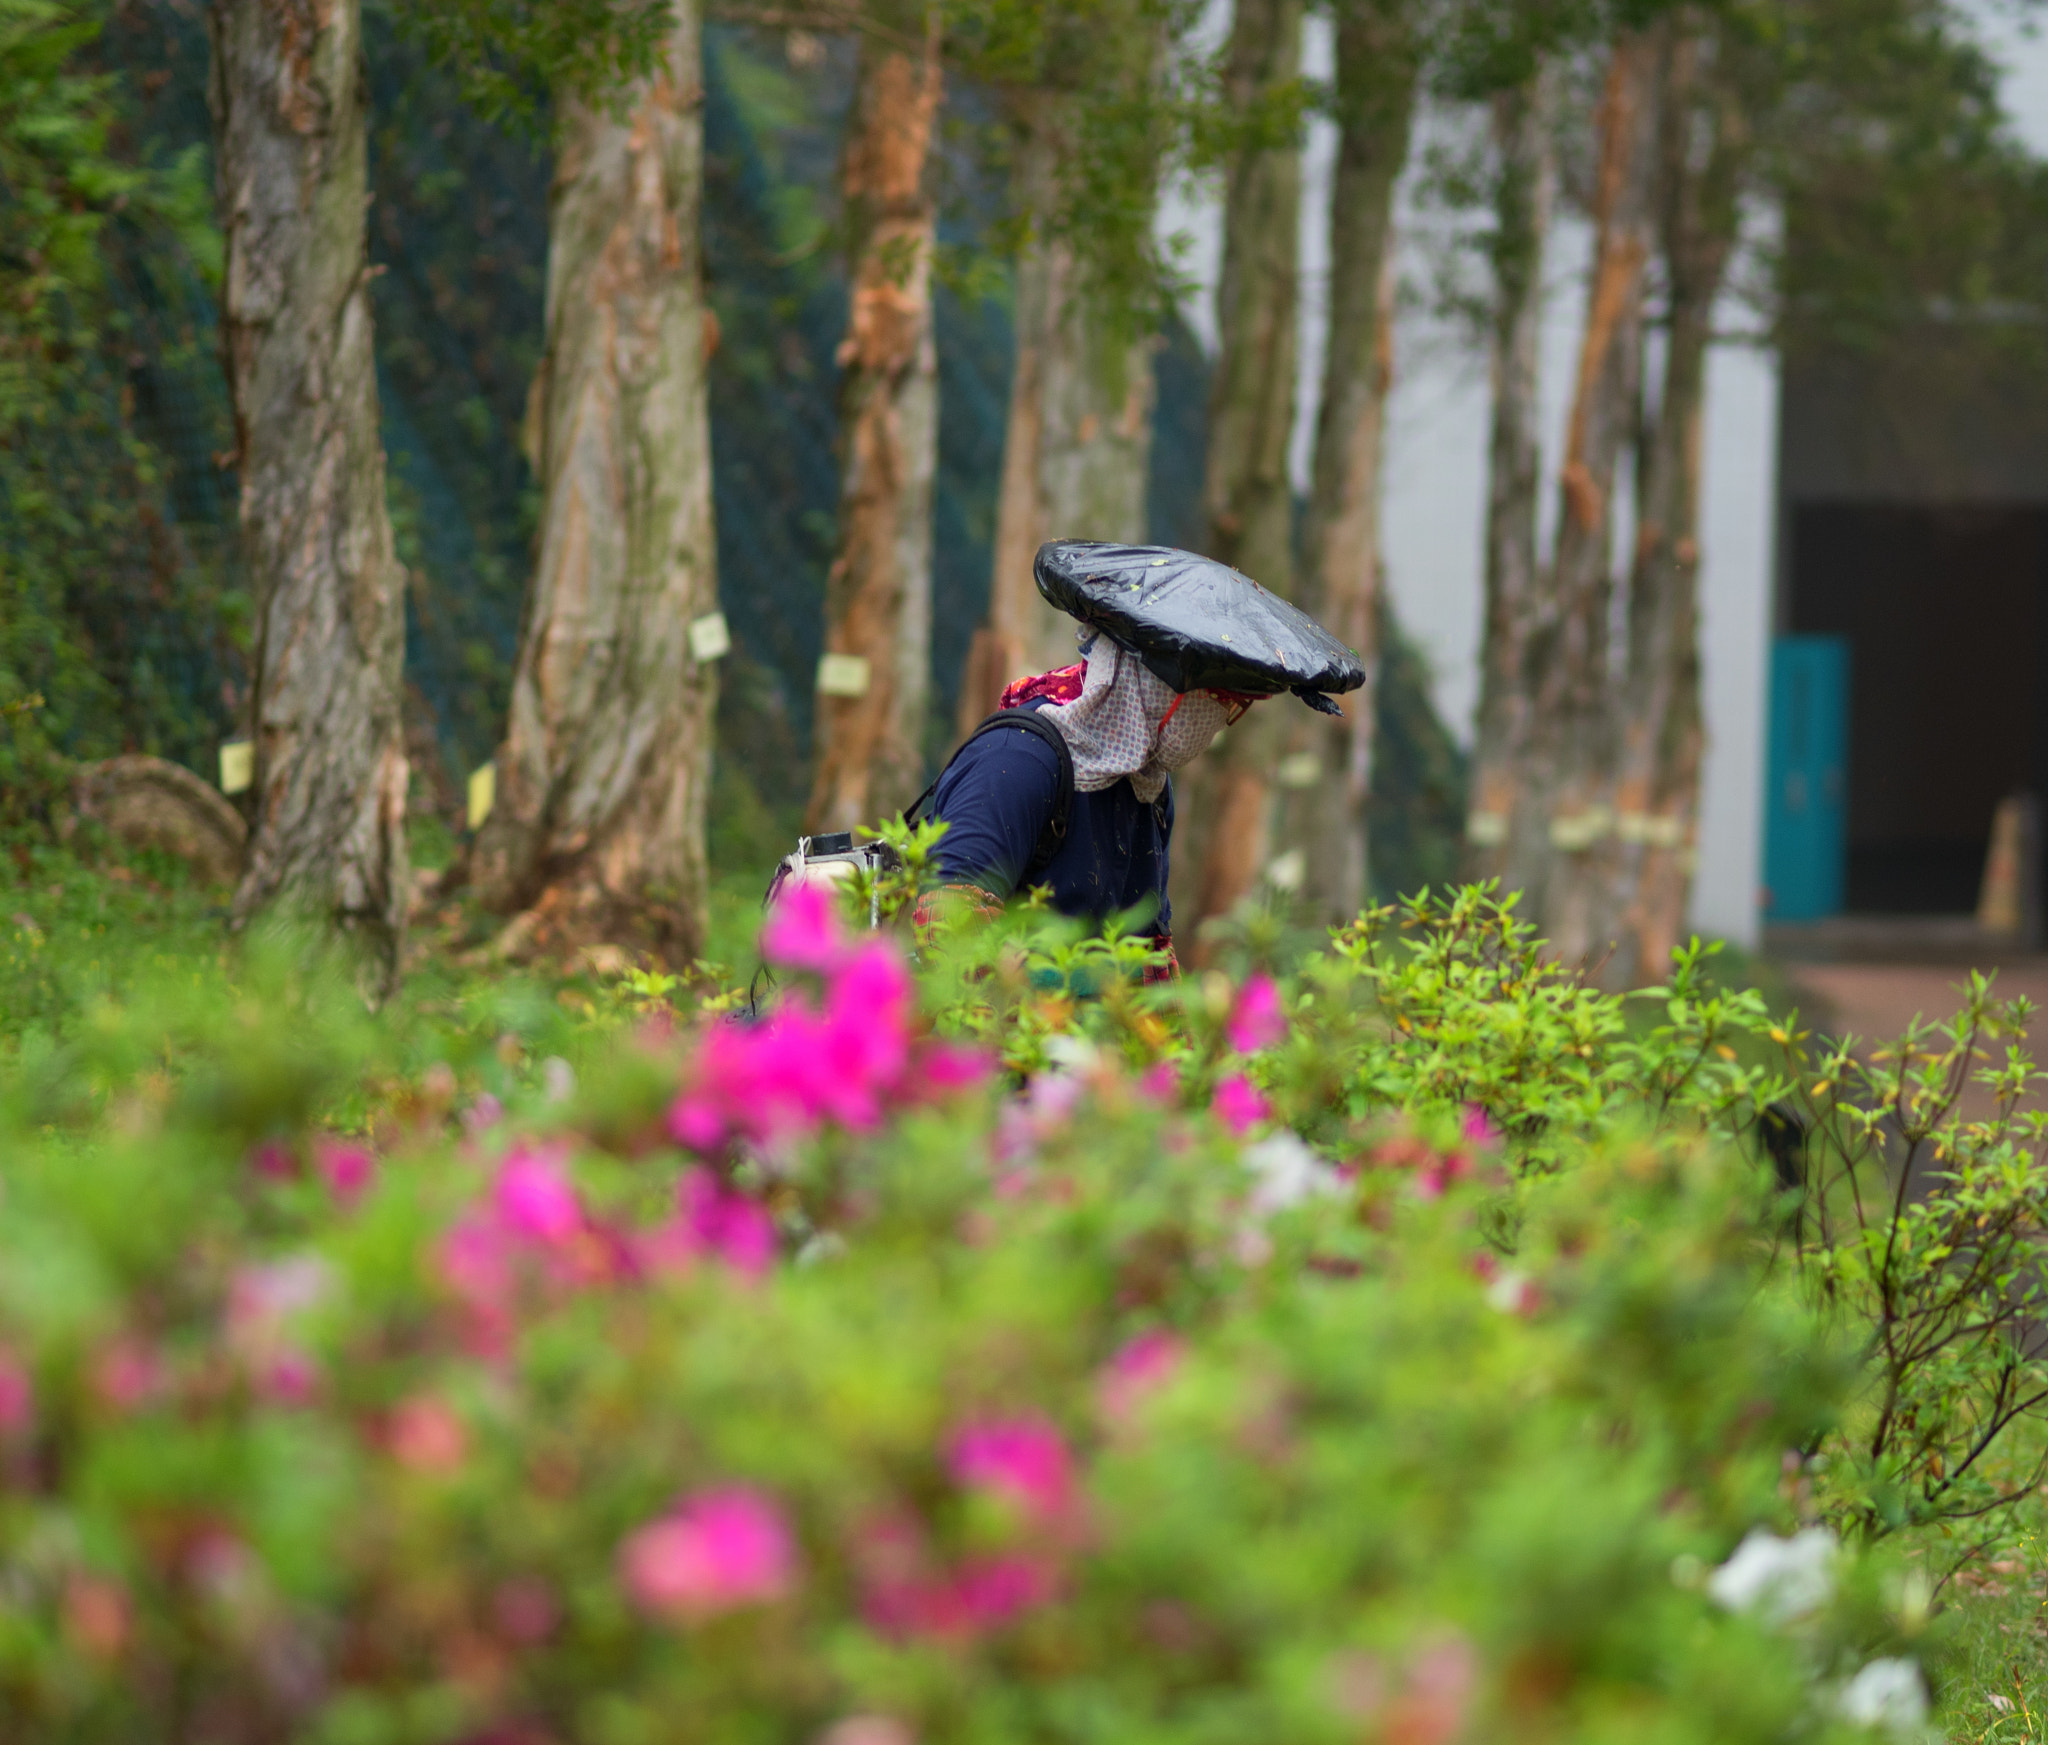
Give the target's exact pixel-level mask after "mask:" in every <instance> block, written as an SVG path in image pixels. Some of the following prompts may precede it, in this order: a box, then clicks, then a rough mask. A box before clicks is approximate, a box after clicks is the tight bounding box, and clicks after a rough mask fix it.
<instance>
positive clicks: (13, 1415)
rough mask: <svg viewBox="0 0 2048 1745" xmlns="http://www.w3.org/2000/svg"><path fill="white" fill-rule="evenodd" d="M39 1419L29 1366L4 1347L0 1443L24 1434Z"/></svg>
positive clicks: (1, 1354)
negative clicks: (37, 1417)
mask: <svg viewBox="0 0 2048 1745" xmlns="http://www.w3.org/2000/svg"><path fill="white" fill-rule="evenodd" d="M35 1416H36V1390H35V1384H34V1382H32V1381H31V1380H30V1379H29V1373H28V1366H27V1365H26V1364H25V1363H23V1362H22V1361H21V1359H20V1358H18V1357H16V1356H15V1355H14V1353H13V1352H11V1351H9V1350H8V1349H7V1347H6V1346H4V1345H0V1440H4V1439H5V1438H7V1437H9V1436H19V1435H21V1434H22V1433H23V1432H25V1431H26V1430H27V1429H28V1427H29V1426H30V1425H31V1424H33V1423H34V1422H35Z"/></svg>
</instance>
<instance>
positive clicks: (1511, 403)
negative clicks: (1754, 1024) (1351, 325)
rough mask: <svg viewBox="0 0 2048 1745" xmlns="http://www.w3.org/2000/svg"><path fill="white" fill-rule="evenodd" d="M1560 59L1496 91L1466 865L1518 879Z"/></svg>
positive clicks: (1530, 798) (1523, 840) (1533, 838)
mask: <svg viewBox="0 0 2048 1745" xmlns="http://www.w3.org/2000/svg"><path fill="white" fill-rule="evenodd" d="M1556 87H1557V76H1556V68H1555V66H1554V64H1550V63H1544V64H1541V65H1539V66H1538V68H1537V70H1536V71H1535V73H1534V74H1533V75H1532V76H1531V77H1530V78H1528V79H1527V80H1526V81H1524V82H1523V83H1521V84H1519V85H1515V86H1511V87H1509V88H1508V89H1506V90H1503V91H1499V92H1497V93H1495V94H1494V96H1493V97H1492V99H1491V103H1490V107H1491V111H1492V115H1491V121H1492V133H1493V145H1494V153H1495V169H1494V184H1493V209H1494V225H1493V233H1492V236H1491V237H1490V239H1489V247H1488V254H1489V257H1490V264H1491V267H1492V272H1493V280H1494V296H1493V319H1492V322H1491V324H1490V327H1489V331H1488V334H1487V340H1488V353H1489V367H1490V372H1491V377H1492V403H1493V412H1492V432H1491V436H1490V439H1489V446H1488V457H1489V459H1488V480H1487V504H1486V568H1485V578H1486V580H1485V586H1486V596H1485V602H1486V603H1485V628H1484V636H1483V641H1482V648H1481V665H1480V690H1479V712H1478V728H1477V732H1476V734H1475V743H1474V746H1473V753H1472V806H1471V812H1470V816H1469V819H1468V822H1467V825H1466V871H1467V872H1468V873H1469V874H1470V875H1471V876H1472V877H1474V878H1501V877H1504V878H1505V879H1506V881H1507V883H1508V884H1509V885H1510V886H1513V887H1515V888H1518V889H1519V888H1521V887H1522V886H1523V885H1524V884H1525V883H1526V882H1527V878H1528V876H1529V874H1528V873H1527V872H1526V871H1524V869H1522V868H1520V867H1514V866H1510V865H1509V864H1508V858H1507V854H1508V850H1509V848H1510V847H1511V846H1519V847H1521V848H1522V849H1523V850H1524V851H1525V852H1526V851H1527V849H1528V848H1529V846H1530V845H1531V844H1535V843H1545V842H1546V837H1545V828H1546V824H1547V820H1545V819H1544V818H1543V817H1542V815H1541V813H1540V811H1538V810H1537V809H1536V808H1537V806H1538V805H1539V803H1540V797H1539V796H1538V795H1537V794H1536V793H1535V791H1534V789H1533V788H1532V787H1531V786H1530V785H1528V784H1526V783H1524V782H1523V780H1522V776H1523V774H1524V769H1525V765H1526V762H1527V760H1528V758H1529V756H1530V753H1531V750H1532V747H1533V743H1534V729H1535V697H1534V694H1533V691H1532V689H1531V686H1530V679H1531V676H1532V675H1531V673H1530V670H1529V667H1528V657H1529V643H1530V639H1531V637H1532V635H1533V633H1534V629H1535V620H1536V613H1537V609H1538V606H1539V604H1540V599H1541V595H1540V584H1541V580H1542V578H1541V573H1540V570H1539V553H1538V543H1537V508H1538V497H1539V495H1540V492H1541V489H1542V465H1543V455H1542V443H1541V437H1540V433H1539V427H1538V412H1539V409H1540V408H1539V401H1538V369H1539V365H1540V363H1541V350H1542V339H1543V259H1544V250H1545V247H1546V245H1547V243H1548V241H1549V236H1550V220H1551V212H1552V207H1553V205H1554V203H1555V195H1556V182H1557V172H1556V165H1557V152H1556V121H1557V118H1556V114H1555V93H1556Z"/></svg>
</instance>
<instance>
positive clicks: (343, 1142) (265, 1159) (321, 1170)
mask: <svg viewBox="0 0 2048 1745" xmlns="http://www.w3.org/2000/svg"><path fill="white" fill-rule="evenodd" d="M249 1167H250V1169H251V1170H252V1171H253V1172H254V1173H255V1174H256V1175H257V1176H259V1177H261V1178H262V1179H263V1180H265V1181H273V1182H289V1181H297V1180H298V1179H299V1176H300V1173H301V1171H300V1166H299V1156H298V1153H297V1152H295V1151H294V1150H293V1149H292V1148H291V1147H290V1146H288V1145H286V1144H284V1143H283V1142H282V1141H280V1140H276V1139H266V1140H265V1141H264V1142H263V1143H262V1144H261V1145H259V1146H257V1147H256V1149H255V1150H254V1151H252V1152H251V1153H250V1154H249ZM313 1173H314V1174H315V1175H316V1176H318V1177H319V1178H320V1181H321V1182H322V1184H323V1185H324V1186H325V1187H326V1189H327V1191H328V1192H329V1193H330V1194H332V1195H333V1196H334V1199H335V1202H336V1203H337V1204H338V1205H342V1206H352V1205H354V1204H355V1203H356V1201H358V1200H359V1199H361V1198H362V1197H363V1195H364V1194H365V1193H367V1192H368V1191H369V1189H370V1187H371V1185H372V1184H373V1183H374V1182H375V1181H376V1179H377V1159H376V1157H375V1155H374V1154H373V1153H372V1152H371V1151H370V1150H369V1148H368V1147H366V1146H364V1145H362V1144H361V1143H359V1142H358V1141H356V1140H353V1139H329V1138H321V1139H316V1140H314V1142H313Z"/></svg>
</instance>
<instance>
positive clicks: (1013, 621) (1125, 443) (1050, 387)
mask: <svg viewBox="0 0 2048 1745" xmlns="http://www.w3.org/2000/svg"><path fill="white" fill-rule="evenodd" d="M1087 101H1089V99H1088V98H1087V97H1085V96H1079V95H1076V94H1074V93H1071V92H1067V91H1047V90H1040V91H1034V92H1029V93H1024V94H1020V96H1019V97H1018V99H1017V102H1016V110H1017V119H1016V133H1017V154H1016V175H1015V181H1016V187H1017V192H1018V195H1019V203H1020V205H1021V206H1022V207H1023V209H1024V213H1025V216H1026V222H1027V223H1028V225H1029V227H1030V233H1029V235H1028V236H1027V238H1026V240H1025V242H1024V245H1023V247H1022V248H1021V249H1020V250H1019V251H1018V257H1017V276H1016V298H1015V309H1016V318H1015V326H1016V334H1017V363H1016V369H1015V373H1014V375H1013V378H1012V381H1011V386H1010V410H1009V422H1008V426H1007V429H1006V431H1005V433H1004V440H1003V478H1002V488H1001V492H1000V495H999V497H998V500H997V514H996V544H995V574H994V578H993V584H992V587H991V591H990V601H989V623H988V627H987V629H986V630H985V631H981V632H977V637H976V645H975V649H974V651H973V652H972V653H971V654H970V656H969V671H968V681H967V683H966V684H964V685H963V686H962V694H961V703H960V726H961V729H962V731H966V730H968V729H970V728H971V727H972V726H973V724H974V722H975V721H976V720H979V719H980V718H981V716H982V715H984V714H986V713H987V712H988V710H989V709H991V708H992V707H994V702H995V696H996V694H997V693H998V692H999V691H1000V690H1001V688H1002V686H1003V685H1004V684H1005V683H1007V682H1008V681H1009V680H1010V679H1013V678H1016V677H1017V676H1019V675H1020V674H1022V673H1025V672H1037V671H1042V670H1044V669H1045V668H1046V667H1049V666H1058V665H1063V664H1065V663H1066V662H1068V661H1071V660H1072V659H1073V658H1074V642H1073V623H1072V620H1070V619H1068V618H1067V617H1066V616H1065V615H1064V614H1062V613H1059V612H1056V611H1055V610H1053V608H1051V607H1050V606H1048V605H1047V604H1046V603H1045V601H1044V600H1043V599H1042V598H1041V597H1040V595H1039V593H1038V589H1037V586H1036V584H1035V583H1034V581H1033V578H1032V560H1033V559H1034V558H1035V557H1036V555H1037V552H1038V548H1039V546H1040V545H1041V544H1043V543H1044V542H1045V541H1046V540H1048V539H1109V540H1121V541H1124V542H1126V543H1135V542H1137V541H1139V540H1142V539H1143V538H1144V537H1145V489H1146V481H1147V475H1148V468H1149V464H1150V460H1151V452H1152V402H1153V369H1152V353H1153V347H1154V339H1153V335H1152V332H1151V326H1150V323H1149V322H1145V321H1141V320H1139V319H1136V318H1134V316H1133V314H1132V313H1131V312H1130V311H1127V310H1126V309H1124V308H1121V307H1119V306H1118V305H1117V303H1116V302H1115V300H1114V299H1113V298H1111V297H1110V296H1108V295H1106V294H1105V292H1104V291H1103V289H1102V287H1101V286H1100V284H1099V283H1097V282H1096V279H1095V273H1096V267H1095V263H1094V262H1091V261H1090V260H1089V259H1087V258H1086V257H1085V256H1084V255H1083V253H1082V252H1081V250H1080V249H1079V248H1078V247H1077V246H1076V244H1075V241H1074V240H1073V238H1072V237H1071V236H1070V235H1068V234H1066V233H1064V231H1063V230H1062V228H1061V227H1060V224H1059V219H1060V216H1061V213H1060V207H1061V203H1062V187H1061V182H1062V178H1063V174H1064V173H1065V171H1066V169H1067V166H1068V165H1069V163H1070V162H1071V158H1072V155H1073V153H1074V152H1075V151H1076V150H1077V149H1078V148H1079V145H1080V140H1081V138H1082V137H1083V134H1082V129H1081V128H1080V127H1079V126H1078V125H1077V123H1078V119H1079V117H1078V111H1079V108H1080V106H1081V105H1082V104H1083V103H1085V102H1087ZM1141 203H1142V208H1143V210H1144V211H1145V212H1146V213H1147V214H1149V212H1150V208H1151V202H1150V200H1149V199H1146V198H1142V196H1141Z"/></svg>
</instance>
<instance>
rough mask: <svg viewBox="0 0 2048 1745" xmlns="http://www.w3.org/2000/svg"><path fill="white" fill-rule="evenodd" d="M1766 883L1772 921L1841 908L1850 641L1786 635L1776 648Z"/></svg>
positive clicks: (1814, 916) (1813, 916)
mask: <svg viewBox="0 0 2048 1745" xmlns="http://www.w3.org/2000/svg"><path fill="white" fill-rule="evenodd" d="M1765 767H1766V768H1767V770H1768V771H1769V775H1770V787H1769V790H1768V791H1769V800H1768V804H1767V808H1766V813H1765V834H1764V885H1765V888H1766V890H1767V891H1768V893H1769V901H1768V907H1767V913H1768V915H1769V917H1770V919H1771V920H1773V921H1818V920H1820V919H1821V918H1822V917H1823V916H1827V915H1835V914H1839V913H1840V912H1841V908H1842V874H1843V868H1844V865H1845V863H1846V861H1847V859H1848V852H1849V829H1848V801H1849V781H1848V775H1849V641H1848V638H1847V637H1842V636H1781V637H1779V638H1778V640H1777V641H1776V642H1775V643H1774V644H1773V645H1772V648H1771V748H1770V756H1769V760H1768V762H1767V764H1766V766H1765Z"/></svg>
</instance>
